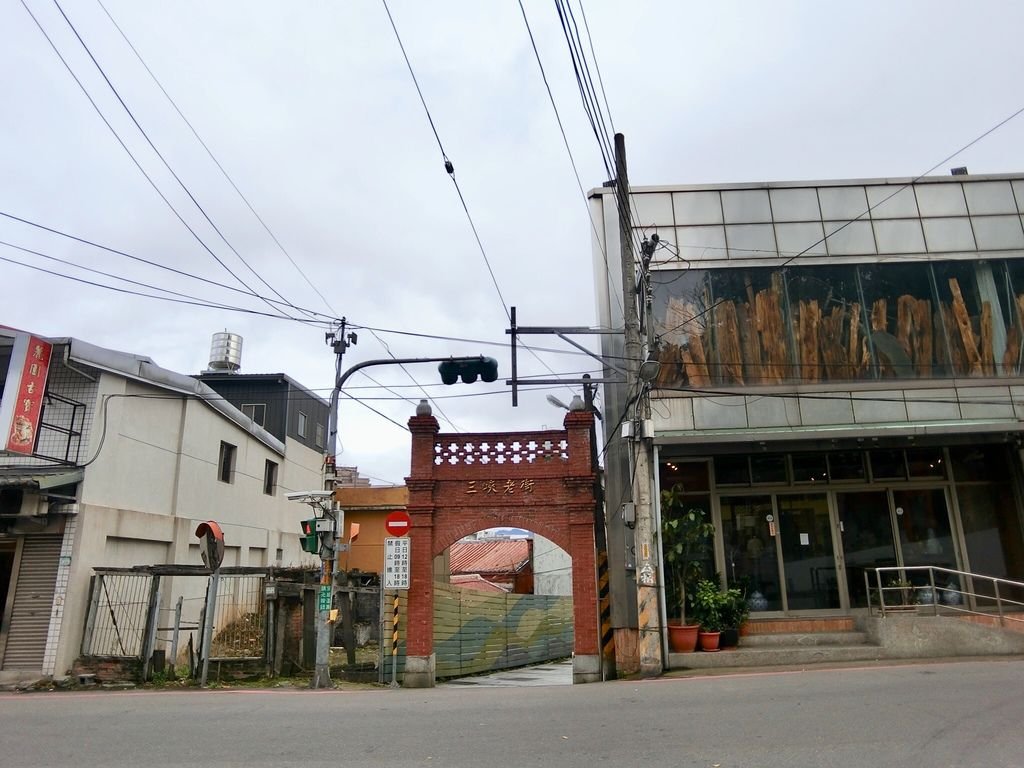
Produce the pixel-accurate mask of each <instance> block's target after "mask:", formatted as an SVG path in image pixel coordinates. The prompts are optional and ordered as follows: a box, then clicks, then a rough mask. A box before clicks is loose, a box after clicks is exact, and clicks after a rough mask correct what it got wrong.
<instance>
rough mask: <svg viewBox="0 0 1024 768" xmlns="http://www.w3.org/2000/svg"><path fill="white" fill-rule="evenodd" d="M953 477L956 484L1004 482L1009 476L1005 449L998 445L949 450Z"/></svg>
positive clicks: (961, 447) (962, 447)
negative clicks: (984, 481)
mask: <svg viewBox="0 0 1024 768" xmlns="http://www.w3.org/2000/svg"><path fill="white" fill-rule="evenodd" d="M949 458H950V460H951V461H952V462H953V477H954V479H955V480H956V481H957V482H958V483H966V482H976V481H981V480H1005V479H1006V478H1007V477H1009V476H1010V468H1009V467H1008V466H1007V463H1006V449H1005V448H1003V447H1002V446H1000V445H971V446H960V447H957V448H950V449H949Z"/></svg>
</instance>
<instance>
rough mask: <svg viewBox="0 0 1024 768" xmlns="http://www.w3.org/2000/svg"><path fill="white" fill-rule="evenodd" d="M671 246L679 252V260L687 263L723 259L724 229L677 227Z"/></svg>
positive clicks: (719, 227)
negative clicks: (684, 260) (674, 239)
mask: <svg viewBox="0 0 1024 768" xmlns="http://www.w3.org/2000/svg"><path fill="white" fill-rule="evenodd" d="M672 245H674V246H676V248H677V249H678V250H679V258H681V259H686V260H687V261H702V260H709V259H724V258H725V227H721V226H718V227H679V228H678V229H676V241H675V242H674V243H672ZM669 250H671V249H669Z"/></svg>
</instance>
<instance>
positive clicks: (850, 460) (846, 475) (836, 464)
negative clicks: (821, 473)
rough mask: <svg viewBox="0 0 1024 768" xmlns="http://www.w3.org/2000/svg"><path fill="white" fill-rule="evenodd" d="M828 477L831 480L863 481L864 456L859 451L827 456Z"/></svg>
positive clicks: (839, 452) (865, 474) (840, 452)
mask: <svg viewBox="0 0 1024 768" xmlns="http://www.w3.org/2000/svg"><path fill="white" fill-rule="evenodd" d="M828 476H829V479H831V480H864V479H866V478H867V472H866V471H865V469H864V454H863V453H862V452H861V451H837V452H835V453H830V454H828Z"/></svg>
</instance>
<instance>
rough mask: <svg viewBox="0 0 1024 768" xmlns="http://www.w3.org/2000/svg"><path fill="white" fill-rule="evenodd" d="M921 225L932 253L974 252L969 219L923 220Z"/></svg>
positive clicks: (972, 234)
mask: <svg viewBox="0 0 1024 768" xmlns="http://www.w3.org/2000/svg"><path fill="white" fill-rule="evenodd" d="M921 223H922V224H923V226H924V237H925V241H926V242H927V243H928V250H929V251H931V252H932V253H949V252H952V251H973V250H976V248H975V246H974V233H973V232H971V220H970V219H967V218H963V219H923V220H922V222H921Z"/></svg>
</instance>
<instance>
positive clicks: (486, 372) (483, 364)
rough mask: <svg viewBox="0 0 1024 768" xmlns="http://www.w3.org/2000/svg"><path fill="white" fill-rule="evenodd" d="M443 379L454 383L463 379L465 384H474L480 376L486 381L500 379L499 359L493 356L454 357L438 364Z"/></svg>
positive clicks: (445, 381)
mask: <svg viewBox="0 0 1024 768" xmlns="http://www.w3.org/2000/svg"><path fill="white" fill-rule="evenodd" d="M437 370H438V371H439V372H440V374H441V381H442V382H444V383H445V384H454V383H455V382H456V381H458V380H459V379H462V383H463V384H472V383H473V382H475V381H476V380H477V378H478V377H479V378H480V379H481V380H483V381H486V382H491V381H497V380H498V361H497V360H495V359H494V358H493V357H484V356H483V355H481V356H480V357H453V358H452V359H451V360H445V361H444V362H443V363H441V364H440V365H438V366H437Z"/></svg>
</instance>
